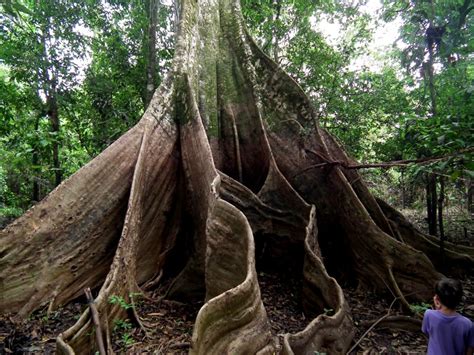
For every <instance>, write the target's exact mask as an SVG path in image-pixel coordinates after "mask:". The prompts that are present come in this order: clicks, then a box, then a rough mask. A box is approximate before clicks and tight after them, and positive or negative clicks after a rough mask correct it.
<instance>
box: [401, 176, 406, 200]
mask: <svg viewBox="0 0 474 355" xmlns="http://www.w3.org/2000/svg"><path fill="white" fill-rule="evenodd" d="M404 173H405V171H404V169H402V171H401V176H400V184H401V193H402V208H406V191H405V174H404Z"/></svg>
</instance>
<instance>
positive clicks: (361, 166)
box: [293, 147, 474, 177]
mask: <svg viewBox="0 0 474 355" xmlns="http://www.w3.org/2000/svg"><path fill="white" fill-rule="evenodd" d="M306 151H308V152H310V153H312V154H314V155H316V156H318V157H319V158H321V159H322V160H324V161H325V163H318V164H314V165H310V166H308V167H307V168H304V169H303V170H301V171H300V172H298V173H297V174H295V175H294V176H293V177H295V176H298V175H300V174H303V173H305V172H306V171H308V170H312V169H315V168H320V167H323V166H326V165H330V166H335V165H339V166H341V167H343V168H345V169H371V168H392V167H396V166H401V167H403V166H407V165H410V164H418V165H426V164H430V163H435V162H438V161H442V160H445V159H448V158H452V157H454V156H457V155H460V154H464V153H471V152H474V147H469V148H465V149H461V150H459V151H458V152H456V153H451V154H445V155H442V156H439V157H428V158H420V159H407V160H395V161H391V162H384V163H368V164H348V163H347V162H345V161H342V160H329V159H328V158H327V157H326V156H325V155H323V154H321V153H318V152H316V151H313V150H308V149H307V150H306Z"/></svg>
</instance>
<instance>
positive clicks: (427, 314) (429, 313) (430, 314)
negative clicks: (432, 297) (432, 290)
mask: <svg viewBox="0 0 474 355" xmlns="http://www.w3.org/2000/svg"><path fill="white" fill-rule="evenodd" d="M436 313H437V312H436V311H435V310H434V309H427V310H426V311H425V314H424V317H433V316H435V315H436Z"/></svg>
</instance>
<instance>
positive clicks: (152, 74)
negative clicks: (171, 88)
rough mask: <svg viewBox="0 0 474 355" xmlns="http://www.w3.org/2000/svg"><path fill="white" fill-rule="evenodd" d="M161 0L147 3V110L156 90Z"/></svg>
mask: <svg viewBox="0 0 474 355" xmlns="http://www.w3.org/2000/svg"><path fill="white" fill-rule="evenodd" d="M158 6H159V0H148V1H146V7H147V16H148V34H147V41H146V44H147V52H146V53H147V65H146V87H145V108H147V107H148V105H149V104H150V101H151V99H152V97H153V94H154V93H155V89H156V73H157V68H156V26H157V15H158Z"/></svg>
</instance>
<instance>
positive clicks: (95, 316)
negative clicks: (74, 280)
mask: <svg viewBox="0 0 474 355" xmlns="http://www.w3.org/2000/svg"><path fill="white" fill-rule="evenodd" d="M84 293H85V294H86V298H87V302H88V303H89V308H90V310H91V315H92V321H93V322H94V326H95V336H96V339H97V346H98V347H99V354H100V355H107V352H106V351H105V347H104V339H102V329H101V327H100V318H99V312H98V311H97V308H96V306H95V303H94V298H93V297H92V292H91V289H90V288H89V287H87V288H86V289H84Z"/></svg>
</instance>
